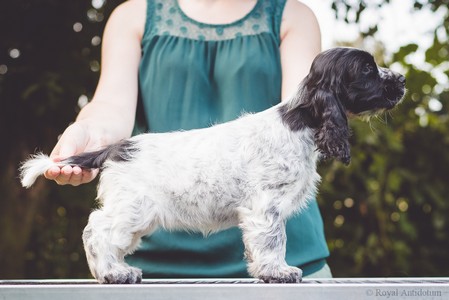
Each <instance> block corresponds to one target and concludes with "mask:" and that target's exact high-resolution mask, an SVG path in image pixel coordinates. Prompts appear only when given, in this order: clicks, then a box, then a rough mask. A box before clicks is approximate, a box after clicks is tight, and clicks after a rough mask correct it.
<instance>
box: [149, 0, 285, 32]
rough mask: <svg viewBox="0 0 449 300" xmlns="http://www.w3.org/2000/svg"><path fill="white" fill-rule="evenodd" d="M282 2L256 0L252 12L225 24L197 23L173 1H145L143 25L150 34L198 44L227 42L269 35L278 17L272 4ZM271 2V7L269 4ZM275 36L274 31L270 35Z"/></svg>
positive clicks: (279, 11)
mask: <svg viewBox="0 0 449 300" xmlns="http://www.w3.org/2000/svg"><path fill="white" fill-rule="evenodd" d="M278 2H283V1H265V0H258V1H257V3H256V5H255V6H254V7H253V9H252V10H251V11H250V12H249V13H248V14H247V15H245V16H244V17H242V18H241V19H239V20H237V21H234V22H231V23H228V24H207V23H201V22H198V21H196V20H193V19H192V18H190V17H188V16H187V15H186V14H185V13H184V12H183V11H182V9H181V8H180V7H179V5H178V1H177V0H154V1H151V0H150V1H148V5H149V8H148V17H149V20H148V21H147V23H148V24H147V26H149V28H148V29H147V30H149V34H150V35H170V36H177V37H183V38H188V39H193V40H200V41H220V40H229V39H234V38H236V37H241V36H248V35H256V34H260V33H263V32H272V31H273V29H272V27H273V25H274V27H277V25H278V24H277V23H279V22H277V21H275V20H280V18H281V17H282V16H281V15H282V9H279V7H278V9H276V7H275V6H276V4H277V3H278ZM273 3H274V4H273ZM274 33H275V35H276V36H278V32H276V31H275V32H274Z"/></svg>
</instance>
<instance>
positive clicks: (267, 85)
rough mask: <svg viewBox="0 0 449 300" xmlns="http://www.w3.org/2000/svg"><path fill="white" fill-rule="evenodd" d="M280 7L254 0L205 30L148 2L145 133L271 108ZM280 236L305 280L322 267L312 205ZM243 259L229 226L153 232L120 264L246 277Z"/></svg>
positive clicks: (156, 273)
mask: <svg viewBox="0 0 449 300" xmlns="http://www.w3.org/2000/svg"><path fill="white" fill-rule="evenodd" d="M284 5H285V0H271V1H269V0H258V1H257V4H256V5H255V6H254V8H253V9H252V10H251V11H250V12H249V13H248V14H247V15H245V16H243V17H242V18H241V19H240V20H237V21H235V22H232V23H230V24H225V25H212V24H204V23H200V22H197V21H195V20H193V19H191V18H189V17H188V16H187V15H186V14H185V13H184V12H183V11H182V9H181V8H180V7H179V5H178V2H177V0H148V6H147V21H146V26H145V32H144V36H143V40H142V59H141V64H140V69H139V84H140V98H141V99H140V100H141V103H140V104H141V105H142V106H143V107H142V110H143V114H144V119H145V122H146V126H147V128H148V130H149V131H150V132H169V131H173V130H188V129H194V128H203V127H208V126H211V125H213V124H216V123H221V122H226V121H230V120H233V119H235V118H237V117H239V116H240V115H241V114H242V113H243V112H259V111H262V110H264V109H267V108H269V107H271V106H273V105H275V104H277V103H279V101H280V99H281V77H282V76H281V63H280V53H279V45H280V36H279V34H280V23H281V17H282V12H283V9H284ZM179 151H182V149H179ZM287 236H288V240H287V256H286V257H287V263H288V264H290V265H295V266H300V267H301V268H303V271H304V274H305V275H307V274H310V273H313V272H315V271H317V270H319V269H320V268H322V267H323V266H324V264H325V260H324V259H325V258H326V257H327V256H328V255H329V252H328V249H327V245H326V242H325V238H324V234H323V223H322V219H321V215H320V213H319V210H318V205H317V203H316V201H315V200H313V201H311V203H310V205H309V207H308V208H307V209H306V210H304V211H303V212H301V214H300V215H298V216H296V217H294V218H292V219H291V220H289V221H288V222H287ZM243 253H244V246H243V243H242V236H241V231H240V229H239V228H237V227H235V228H231V229H229V230H225V231H222V232H219V233H216V234H212V235H210V236H208V237H204V236H202V235H201V234H199V233H198V234H197V233H187V232H166V231H163V230H159V231H157V232H155V233H154V234H152V235H151V236H148V237H145V238H144V239H143V241H142V243H141V246H140V248H139V250H137V251H136V252H135V253H134V254H133V255H132V256H129V257H128V258H127V261H128V263H130V264H131V265H134V266H137V267H139V268H141V269H142V270H143V273H144V277H145V278H188V277H190V278H193V277H196V278H201V277H216V278H217V277H234V278H237V277H248V274H247V271H246V263H245V261H244V258H243Z"/></svg>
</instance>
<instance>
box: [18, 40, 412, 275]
mask: <svg viewBox="0 0 449 300" xmlns="http://www.w3.org/2000/svg"><path fill="white" fill-rule="evenodd" d="M404 90H405V78H404V77H403V76H402V75H400V74H397V73H394V72H392V71H390V70H388V69H385V68H380V67H378V66H377V65H376V63H375V62H374V59H373V57H372V56H371V55H370V54H369V53H367V52H365V51H361V50H357V49H353V48H334V49H331V50H328V51H325V52H323V53H321V54H320V55H318V56H317V57H316V59H315V60H314V62H313V64H312V67H311V70H310V73H309V74H308V76H307V77H306V78H305V79H304V80H303V81H302V82H301V83H300V85H299V88H298V90H297V93H296V94H295V95H294V96H293V97H291V98H290V99H289V100H287V101H285V102H282V103H280V104H278V105H276V106H274V107H272V108H270V109H268V110H265V111H263V112H260V113H256V114H246V115H243V116H242V117H240V118H239V119H237V120H235V121H232V122H228V123H224V124H220V125H216V126H213V127H210V128H206V129H198V130H191V131H184V132H173V133H163V134H152V133H148V134H142V135H138V136H135V137H132V138H130V139H127V140H124V141H122V142H119V143H117V144H114V145H111V146H109V147H107V148H105V149H103V150H100V151H96V152H90V153H82V154H80V155H76V156H73V157H69V158H67V159H65V160H64V161H61V162H58V163H55V162H53V161H52V160H51V159H50V158H48V156H46V155H43V154H38V155H35V156H33V157H32V158H30V159H29V160H28V161H26V162H25V163H24V164H23V165H22V166H21V179H22V184H23V186H25V187H30V186H31V185H32V184H33V183H34V181H35V180H36V178H37V177H38V176H40V175H42V174H43V173H44V172H45V171H46V170H47V169H49V168H50V167H52V166H54V165H58V166H60V165H66V164H69V165H78V166H80V167H81V168H100V169H101V177H100V181H99V186H98V200H99V202H100V204H101V208H99V209H98V210H96V211H94V212H92V214H91V215H90V218H89V223H88V224H87V226H86V228H85V229H84V233H83V241H84V248H85V250H86V256H87V261H88V264H89V267H90V270H91V272H92V274H93V276H94V277H95V278H96V279H97V280H98V282H100V283H138V282H140V281H141V278H142V273H141V271H140V270H139V269H137V268H134V267H131V266H129V265H127V264H126V263H125V262H124V256H125V255H127V254H130V253H132V252H133V251H134V250H135V249H136V248H137V247H138V245H139V241H140V239H141V237H142V236H144V235H149V234H151V233H152V232H154V231H155V230H156V229H157V228H159V227H162V228H164V229H167V230H175V229H176V230H179V229H184V230H188V231H199V232H202V233H204V234H209V233H211V232H216V231H219V230H222V229H226V228H229V227H231V226H239V227H240V228H241V229H242V232H243V242H244V244H245V257H246V259H247V262H248V272H249V274H251V275H252V276H254V277H257V278H260V279H262V280H264V281H265V282H300V281H301V277H302V271H301V270H300V269H298V268H296V267H291V266H288V265H287V263H286V262H285V247H286V234H285V222H286V220H287V219H288V218H289V217H290V216H292V215H293V214H295V213H298V212H299V211H300V210H301V209H302V208H304V207H305V206H306V205H307V199H309V198H310V197H311V196H312V195H314V193H315V192H316V189H317V184H318V182H319V180H320V176H319V175H318V173H317V172H316V165H317V161H318V160H320V159H327V158H336V159H338V160H340V161H342V162H343V163H345V164H348V163H349V162H350V149H349V143H348V137H349V128H348V122H347V113H350V114H353V115H358V114H366V113H376V112H379V111H383V110H387V109H391V108H393V107H394V106H395V105H396V104H397V103H398V102H399V101H400V100H401V99H402V97H403V95H404Z"/></svg>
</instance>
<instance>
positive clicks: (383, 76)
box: [281, 48, 405, 164]
mask: <svg viewBox="0 0 449 300" xmlns="http://www.w3.org/2000/svg"><path fill="white" fill-rule="evenodd" d="M404 91H405V78H404V76H402V75H400V74H398V73H395V72H392V71H391V70H388V69H385V68H381V67H378V66H377V64H376V63H375V62H374V58H373V57H372V55H371V54H369V53H368V52H365V51H362V50H359V49H354V48H333V49H330V50H327V51H324V52H322V53H321V54H319V55H318V56H317V57H316V58H315V60H314V61H313V63H312V67H311V69H310V72H309V74H308V75H307V77H306V78H305V79H304V80H303V81H302V82H301V84H300V88H299V90H298V93H297V94H296V95H295V96H294V97H293V98H292V99H291V100H290V102H289V103H288V105H287V106H285V107H284V108H282V109H281V115H282V118H283V120H284V122H285V123H286V124H287V125H289V126H290V128H291V129H292V130H299V129H300V128H303V127H305V126H307V127H313V128H316V133H315V144H316V146H317V148H318V150H319V151H320V152H321V154H322V157H323V158H324V159H326V158H332V157H334V158H337V159H339V160H340V161H342V162H343V163H345V164H349V162H350V159H351V155H350V150H349V142H348V138H349V128H348V122H347V117H346V116H347V114H355V115H360V114H366V113H369V114H372V113H376V112H379V111H383V110H388V109H391V108H393V107H394V106H395V105H396V104H397V103H399V101H400V100H401V99H402V97H403V96H404Z"/></svg>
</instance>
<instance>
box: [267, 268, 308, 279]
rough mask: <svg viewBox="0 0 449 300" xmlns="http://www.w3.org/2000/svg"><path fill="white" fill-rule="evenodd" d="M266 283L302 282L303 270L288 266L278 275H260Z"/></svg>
mask: <svg viewBox="0 0 449 300" xmlns="http://www.w3.org/2000/svg"><path fill="white" fill-rule="evenodd" d="M259 278H260V279H261V280H263V281H264V282H265V283H300V282H301V281H302V270H301V269H299V268H295V267H288V268H285V269H284V270H282V272H279V273H277V274H276V275H268V276H260V277H259Z"/></svg>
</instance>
